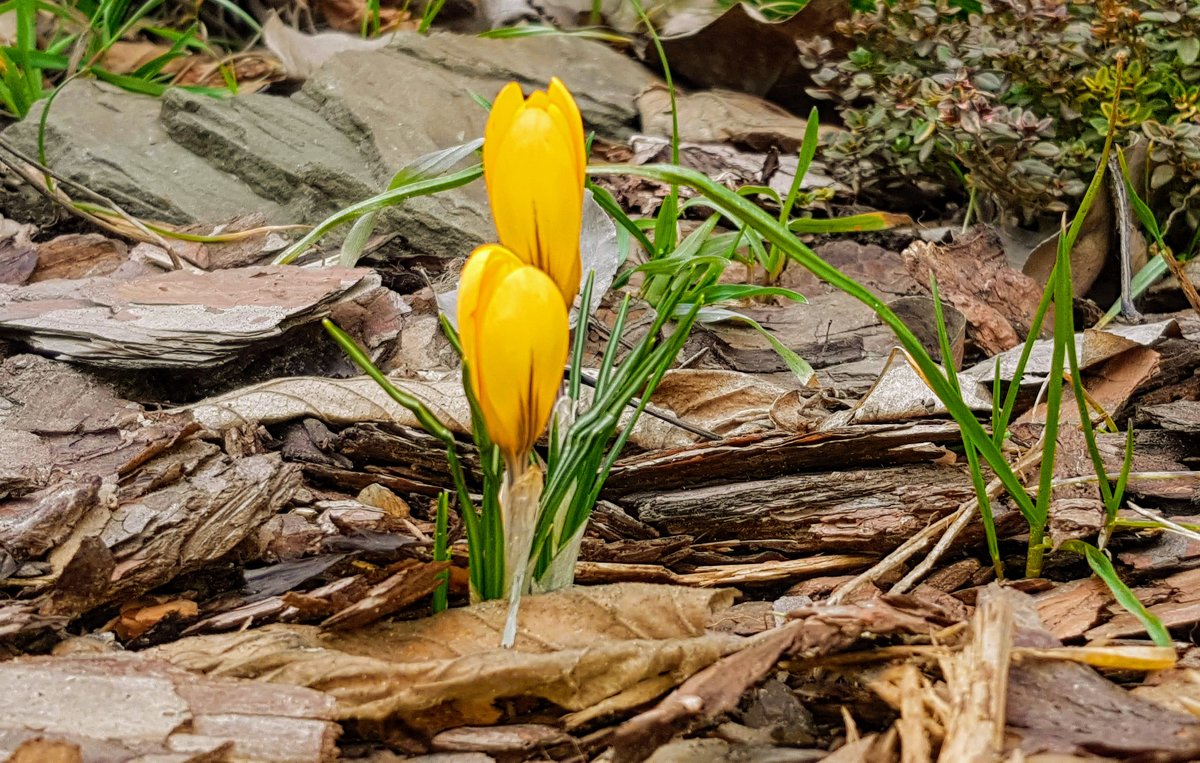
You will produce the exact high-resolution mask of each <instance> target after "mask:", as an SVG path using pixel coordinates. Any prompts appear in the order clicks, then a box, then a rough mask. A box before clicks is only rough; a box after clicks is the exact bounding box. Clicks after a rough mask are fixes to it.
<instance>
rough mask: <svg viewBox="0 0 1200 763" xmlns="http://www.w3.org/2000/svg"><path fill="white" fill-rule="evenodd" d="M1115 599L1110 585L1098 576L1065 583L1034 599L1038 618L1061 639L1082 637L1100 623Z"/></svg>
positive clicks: (1052, 633)
mask: <svg viewBox="0 0 1200 763" xmlns="http://www.w3.org/2000/svg"><path fill="white" fill-rule="evenodd" d="M1112 600H1113V598H1112V593H1110V592H1109V590H1108V586H1106V585H1105V584H1104V581H1102V580H1100V578H1096V577H1091V578H1085V579H1083V580H1075V581H1072V582H1070V583H1063V584H1061V585H1058V586H1055V587H1054V588H1053V589H1052V590H1050V591H1047V592H1045V593H1041V594H1038V595H1037V597H1036V598H1035V599H1034V601H1035V603H1036V606H1037V611H1038V616H1039V617H1041V619H1042V622H1043V623H1045V626H1046V629H1047V630H1048V631H1049V632H1050V634H1051V635H1052V636H1054V637H1055V638H1056V639H1059V640H1066V639H1074V638H1079V637H1080V636H1082V635H1083V634H1084V633H1086V632H1087V631H1088V629H1090V628H1092V627H1093V626H1095V625H1096V624H1098V623H1099V622H1100V621H1101V620H1102V619H1103V613H1104V609H1105V607H1107V606H1108V605H1109V604H1110V603H1112Z"/></svg>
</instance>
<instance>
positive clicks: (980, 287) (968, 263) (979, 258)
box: [902, 228, 1041, 356]
mask: <svg viewBox="0 0 1200 763" xmlns="http://www.w3.org/2000/svg"><path fill="white" fill-rule="evenodd" d="M902 256H903V257H904V264H905V267H907V268H908V271H909V273H911V274H912V276H913V277H914V278H915V279H916V280H917V282H918V283H921V284H922V285H925V284H928V283H929V282H930V276H931V275H935V276H937V283H938V291H939V292H940V294H941V297H942V299H943V300H944V301H945V302H948V303H949V304H951V305H953V306H954V307H955V308H957V309H958V310H959V312H961V313H962V314H963V315H964V316H965V317H966V319H967V324H968V326H969V332H968V333H969V335H970V338H971V341H972V342H973V343H974V344H975V345H976V346H978V347H979V349H981V350H983V351H984V353H986V354H987V355H989V356H990V355H995V354H996V353H998V352H1003V351H1005V350H1008V349H1011V348H1012V347H1015V346H1016V345H1017V344H1018V343H1019V342H1021V341H1022V340H1023V339H1024V338H1025V336H1026V334H1027V333H1028V332H1029V325H1030V323H1032V322H1033V316H1034V313H1036V312H1037V306H1038V300H1039V298H1040V297H1041V285H1040V284H1038V283H1037V282H1036V281H1034V280H1033V279H1032V278H1030V277H1029V276H1027V275H1025V274H1024V273H1021V272H1020V271H1017V270H1014V269H1013V268H1011V267H1010V266H1009V264H1008V261H1007V260H1006V259H1005V256H1004V249H1003V244H1002V243H1001V241H1000V239H999V237H998V236H997V235H995V234H994V233H992V232H991V231H990V230H988V229H986V228H985V229H983V230H981V231H979V232H977V233H975V234H974V235H972V236H970V237H967V238H963V239H960V240H956V241H954V242H953V243H952V244H949V245H946V246H942V245H939V244H932V243H929V242H926V241H914V242H913V243H912V244H910V245H909V247H908V248H907V249H905V250H904V253H903V255H902Z"/></svg>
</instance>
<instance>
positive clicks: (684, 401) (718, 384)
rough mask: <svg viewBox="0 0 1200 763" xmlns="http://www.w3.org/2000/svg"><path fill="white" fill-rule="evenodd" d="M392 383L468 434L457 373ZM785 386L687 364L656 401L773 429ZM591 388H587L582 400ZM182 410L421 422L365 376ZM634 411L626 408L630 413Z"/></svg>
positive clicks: (207, 421)
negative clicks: (774, 408)
mask: <svg viewBox="0 0 1200 763" xmlns="http://www.w3.org/2000/svg"><path fill="white" fill-rule="evenodd" d="M393 383H394V384H395V385H396V386H397V387H399V388H401V389H403V390H405V391H406V392H408V393H410V394H412V395H414V396H416V397H417V398H419V399H421V400H422V401H424V403H425V405H427V406H428V407H429V409H430V410H431V411H433V413H434V415H436V416H437V417H438V418H439V419H441V421H442V423H443V424H445V425H446V426H447V427H449V428H450V430H451V431H452V432H454V433H456V434H460V435H468V434H470V431H471V423H470V422H471V414H470V411H469V410H468V408H467V401H466V399H465V398H464V397H463V394H462V381H461V376H460V375H459V374H458V373H457V372H453V373H450V374H449V375H447V376H446V377H444V378H441V379H437V380H434V381H421V380H417V379H400V378H395V377H393ZM786 391H787V390H786V389H784V388H782V387H778V386H776V385H774V384H771V383H770V382H765V381H761V380H757V379H755V378H754V377H753V376H750V375H747V374H739V373H736V372H725V371H702V370H688V369H681V370H673V371H668V372H667V373H666V375H665V376H664V377H663V380H662V382H661V383H660V384H659V388H658V390H657V391H656V392H655V394H654V397H653V398H652V399H651V401H652V402H653V403H654V404H655V405H657V406H660V407H663V408H667V409H670V410H672V411H674V412H675V413H676V414H678V415H679V416H680V417H681V418H683V419H685V420H686V421H688V422H689V423H691V424H694V425H696V426H699V427H703V428H705V429H708V430H710V431H714V432H717V433H719V434H723V435H728V434H732V433H734V432H738V433H744V432H746V431H751V430H755V429H757V430H761V429H766V428H770V417H769V413H770V408H771V403H772V402H774V400H775V399H776V398H777V397H779V396H780V395H782V394H783V393H784V392H786ZM589 394H590V392H589V391H588V390H586V389H585V390H584V398H585V399H587V397H588V395H589ZM183 410H187V411H189V412H190V413H191V414H192V415H193V416H194V417H195V419H196V420H197V421H199V422H200V423H201V424H203V425H204V426H206V427H209V428H210V429H216V430H223V429H227V428H229V427H232V426H239V425H241V424H245V423H247V422H259V423H262V424H279V423H282V422H285V421H292V420H295V419H300V418H308V417H311V418H316V419H320V420H322V421H324V422H326V423H328V424H334V425H347V424H357V423H363V422H372V421H373V422H390V423H395V424H399V425H401V426H407V427H413V428H419V427H420V423H419V422H418V421H417V419H416V417H415V416H414V415H413V414H412V413H411V412H410V411H409V410H408V409H407V408H404V407H402V406H400V405H398V404H397V403H396V402H395V401H394V400H392V399H391V398H390V397H388V395H387V393H385V392H384V391H383V389H381V388H380V387H379V385H377V384H376V383H375V382H374V381H372V380H371V379H370V378H369V377H366V376H357V377H354V378H352V379H326V378H320V377H312V376H293V377H288V378H281V379H272V380H271V381H268V382H264V383H262V384H255V385H252V386H249V387H244V388H242V389H239V390H235V391H233V392H230V393H227V394H224V395H220V396H218V397H212V398H208V399H207V400H202V401H200V402H199V403H195V404H194V405H191V406H189V407H188V408H186V409H183ZM632 410H633V409H632V408H627V409H626V415H627V416H628V415H629V413H630V412H632ZM695 440H696V437H695V435H693V434H691V433H689V432H687V431H685V430H683V429H680V428H679V427H677V426H675V425H673V424H670V423H668V422H666V421H662V420H660V419H656V418H654V417H652V416H649V415H643V416H642V417H641V419H640V420H639V421H638V425H637V426H636V427H635V428H634V431H633V435H632V436H631V438H630V442H632V443H633V444H634V445H636V446H638V447H639V448H642V449H645V450H656V449H660V448H671V447H683V446H686V445H690V444H691V443H693V442H695Z"/></svg>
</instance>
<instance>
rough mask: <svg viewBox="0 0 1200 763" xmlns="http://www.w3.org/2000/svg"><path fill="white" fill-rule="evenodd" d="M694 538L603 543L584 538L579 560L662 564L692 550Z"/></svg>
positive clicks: (683, 537)
mask: <svg viewBox="0 0 1200 763" xmlns="http://www.w3.org/2000/svg"><path fill="white" fill-rule="evenodd" d="M691 545H692V538H691V536H688V535H673V536H671V537H668V538H649V539H647V540H618V541H613V542H612V543H602V542H600V541H597V540H595V539H594V538H584V539H583V545H582V546H581V548H580V554H579V558H580V559H582V560H583V561H585V562H621V563H623V564H648V563H654V562H659V563H662V561H663V557H666V556H671V555H673V554H675V553H676V552H678V551H681V550H685V549H688V548H690V547H691Z"/></svg>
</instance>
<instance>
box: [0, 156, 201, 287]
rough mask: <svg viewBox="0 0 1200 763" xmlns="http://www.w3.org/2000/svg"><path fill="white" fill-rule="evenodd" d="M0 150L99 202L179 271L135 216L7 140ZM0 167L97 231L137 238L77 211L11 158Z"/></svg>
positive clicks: (162, 244) (158, 240) (0, 159)
mask: <svg viewBox="0 0 1200 763" xmlns="http://www.w3.org/2000/svg"><path fill="white" fill-rule="evenodd" d="M0 148H3V149H4V150H5V151H7V152H8V153H10V154H12V155H13V156H14V157H16V158H17V159H18V160H20V162H23V163H24V164H25V165H27V166H28V167H33V168H34V169H36V170H37V171H38V172H40V173H41V174H42V175H43V176H48V177H52V178H54V179H55V180H57V181H58V182H59V183H61V184H62V185H65V186H68V187H70V188H74V189H76V190H77V191H79V192H81V193H83V194H84V195H85V196H89V197H91V198H92V199H95V200H96V201H99V202H101V203H102V204H104V205H105V206H107V207H108V208H109V209H111V210H112V211H113V213H114V214H115V215H117V216H118V217H120V218H121V219H123V220H125V222H127V223H129V224H130V225H131V226H133V227H134V228H135V229H136V230H137V231H139V232H140V233H141V234H142V236H144V238H143V239H142V240H143V241H147V242H149V243H153V244H156V245H158V246H160V247H162V248H163V249H164V250H165V251H166V253H167V255H168V256H170V258H171V265H172V266H173V267H174V268H175V269H176V270H181V269H182V268H183V263H182V262H181V261H180V260H179V255H178V254H177V253H176V252H175V250H174V249H172V248H171V245H170V244H169V243H167V241H166V239H164V238H163V237H162V236H160V235H159V234H157V233H155V232H154V231H152V230H150V229H149V228H147V227H146V226H145V225H143V224H142V222H141V221H140V220H138V219H137V218H136V217H134V216H133V215H131V214H129V213H128V212H126V211H125V210H124V209H122V208H121V207H120V206H119V205H118V204H117V203H116V202H114V201H113V200H112V199H109V198H108V197H106V196H103V195H101V194H99V193H96V192H95V191H93V190H92V189H90V188H88V187H87V186H85V185H82V184H81V183H77V182H75V181H74V180H71V179H70V178H68V177H66V176H64V175H61V174H59V173H57V172H55V171H54V170H52V169H50V168H49V167H46V166H44V165H42V164H40V163H39V162H37V161H35V160H33V159H32V158H31V157H29V156H27V155H25V154H24V153H23V152H22V151H20V150H19V149H17V148H15V147H14V146H13V145H12V144H11V143H9V142H8V141H7V140H4V139H3V138H0ZM0 164H4V166H6V167H8V168H9V169H10V170H12V171H13V172H15V173H16V174H17V175H18V176H19V177H20V178H21V179H22V180H24V181H25V182H27V183H29V184H30V185H31V186H33V189H34V190H35V191H37V192H38V193H40V194H41V195H42V196H44V197H46V198H47V199H49V200H50V201H51V202H53V203H54V204H57V205H59V206H61V207H63V208H64V209H66V210H67V211H68V212H70V213H71V214H73V215H77V216H78V217H81V218H83V219H84V220H87V221H88V222H90V223H92V224H93V225H96V226H99V227H100V228H103V229H104V230H106V231H109V232H112V233H116V234H117V235H121V236H129V237H130V238H138V236H134V235H130V232H129V231H127V230H121V229H120V228H118V227H117V226H115V225H113V224H112V223H110V222H108V221H106V220H104V219H103V218H101V217H97V216H96V215H93V214H91V213H89V212H85V211H84V210H82V209H80V208H78V207H77V206H76V205H75V204H74V202H72V200H71V199H70V197H68V196H67V195H66V194H65V193H63V192H62V191H61V190H56V191H51V190H50V189H49V188H47V184H46V182H45V180H44V178H39V177H37V176H36V175H34V174H33V173H32V172H30V171H29V170H28V169H26V167H25V166H22V165H21V164H20V163H18V162H14V161H12V160H11V159H8V158H7V157H4V156H2V155H0Z"/></svg>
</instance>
